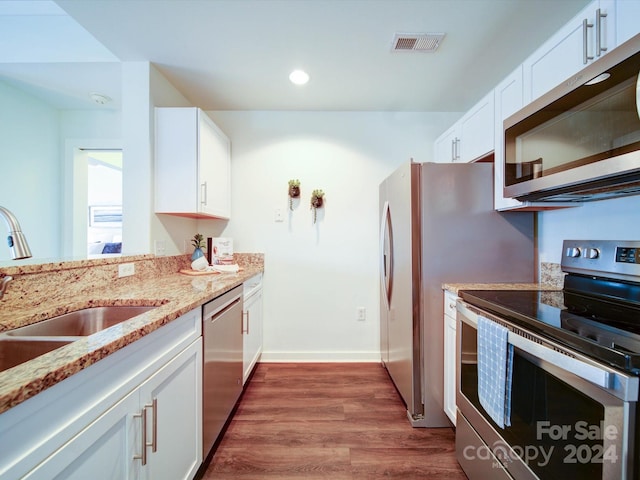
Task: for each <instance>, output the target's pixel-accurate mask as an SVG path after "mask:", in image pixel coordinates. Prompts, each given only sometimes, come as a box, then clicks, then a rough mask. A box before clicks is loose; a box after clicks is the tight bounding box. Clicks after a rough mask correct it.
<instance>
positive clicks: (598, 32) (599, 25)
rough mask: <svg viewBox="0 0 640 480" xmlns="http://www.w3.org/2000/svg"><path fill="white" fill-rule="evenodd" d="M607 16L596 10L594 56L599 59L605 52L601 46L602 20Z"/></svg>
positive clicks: (605, 49)
mask: <svg viewBox="0 0 640 480" xmlns="http://www.w3.org/2000/svg"><path fill="white" fill-rule="evenodd" d="M606 16H607V14H606V13H602V10H600V9H598V10H596V56H597V57H599V56H600V55H601V54H602V52H606V51H607V47H603V46H602V19H603V18H605V17H606Z"/></svg>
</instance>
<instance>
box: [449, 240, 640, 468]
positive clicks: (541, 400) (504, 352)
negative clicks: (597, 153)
mask: <svg viewBox="0 0 640 480" xmlns="http://www.w3.org/2000/svg"><path fill="white" fill-rule="evenodd" d="M562 270H563V271H564V272H565V273H566V274H567V275H566V276H565V281H564V288H563V290H562V291H533V290H531V291H521V290H520V291H519V290H509V291H507V290H499V291H496V290H482V291H480V290H476V291H471V290H469V291H463V292H461V294H460V295H461V298H462V300H460V301H459V302H458V306H457V309H458V322H457V342H458V343H457V396H456V403H457V407H458V410H459V415H458V424H457V431H456V451H457V456H458V461H459V462H460V464H461V465H462V467H463V468H464V470H465V472H466V474H467V476H468V477H469V478H470V479H472V480H473V479H476V478H478V479H484V478H491V479H500V478H504V479H509V478H515V479H518V480H519V479H537V478H541V479H556V478H557V479H562V480H566V479H567V478H576V479H580V480H583V479H624V478H629V479H631V478H636V479H637V478H640V453H639V452H640V440H638V436H639V435H640V427H639V425H640V421H639V419H640V415H636V406H637V402H638V388H639V386H638V385H639V375H640V242H631V241H587V240H566V241H565V242H564V245H563V256H562Z"/></svg>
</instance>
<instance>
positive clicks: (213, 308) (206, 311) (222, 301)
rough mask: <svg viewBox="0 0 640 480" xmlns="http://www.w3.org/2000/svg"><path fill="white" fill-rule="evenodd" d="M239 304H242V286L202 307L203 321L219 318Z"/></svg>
mask: <svg viewBox="0 0 640 480" xmlns="http://www.w3.org/2000/svg"><path fill="white" fill-rule="evenodd" d="M238 302H242V285H239V286H237V287H235V288H233V289H232V290H229V291H228V292H227V293H224V294H222V295H220V296H219V297H217V298H214V299H213V300H211V301H210V302H207V303H205V304H204V305H203V306H202V319H203V320H206V319H209V318H214V317H217V316H219V315H221V314H223V313H224V312H226V311H227V310H229V309H230V308H233V306H234V305H236V304H237V303H238Z"/></svg>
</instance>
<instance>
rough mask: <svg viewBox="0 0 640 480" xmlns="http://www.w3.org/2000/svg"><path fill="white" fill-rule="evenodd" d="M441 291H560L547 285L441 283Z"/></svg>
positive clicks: (555, 286)
mask: <svg viewBox="0 0 640 480" xmlns="http://www.w3.org/2000/svg"><path fill="white" fill-rule="evenodd" d="M442 289H443V290H445V291H447V292H451V293H453V294H455V295H458V292H460V291H461V290H562V286H558V285H553V284H549V283H443V284H442Z"/></svg>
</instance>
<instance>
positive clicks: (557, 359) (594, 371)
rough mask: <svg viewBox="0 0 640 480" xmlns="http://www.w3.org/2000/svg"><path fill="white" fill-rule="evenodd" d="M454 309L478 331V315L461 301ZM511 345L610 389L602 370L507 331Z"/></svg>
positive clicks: (608, 379) (610, 386)
mask: <svg viewBox="0 0 640 480" xmlns="http://www.w3.org/2000/svg"><path fill="white" fill-rule="evenodd" d="M456 308H457V310H458V313H459V318H461V320H462V321H463V322H465V323H467V324H468V325H471V326H472V327H474V328H475V329H476V330H477V329H478V315H477V314H476V313H475V312H473V311H471V310H470V309H468V308H467V307H466V306H465V304H464V303H462V302H461V301H458V302H457V305H456ZM507 341H508V342H509V343H510V344H511V345H513V346H514V347H517V348H519V349H520V350H522V351H523V352H526V353H528V354H530V355H531V356H533V357H536V358H538V359H540V360H544V361H546V362H548V363H550V364H552V365H555V366H557V367H559V368H561V369H562V370H566V371H568V372H571V373H573V374H575V375H577V376H578V377H580V378H582V379H584V380H587V381H588V382H591V383H593V384H595V385H598V386H600V387H602V388H607V389H610V388H612V383H613V376H612V375H611V374H610V373H609V372H608V371H606V370H603V369H601V368H599V367H597V366H595V365H591V364H589V363H585V362H582V361H580V360H577V359H575V358H572V357H569V356H567V355H565V354H563V353H560V352H557V351H555V350H551V349H550V348H548V347H545V346H544V345H540V344H539V343H536V342H532V341H531V340H527V339H526V338H524V337H521V336H520V335H518V334H517V333H513V332H512V331H509V334H508V340H507Z"/></svg>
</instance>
